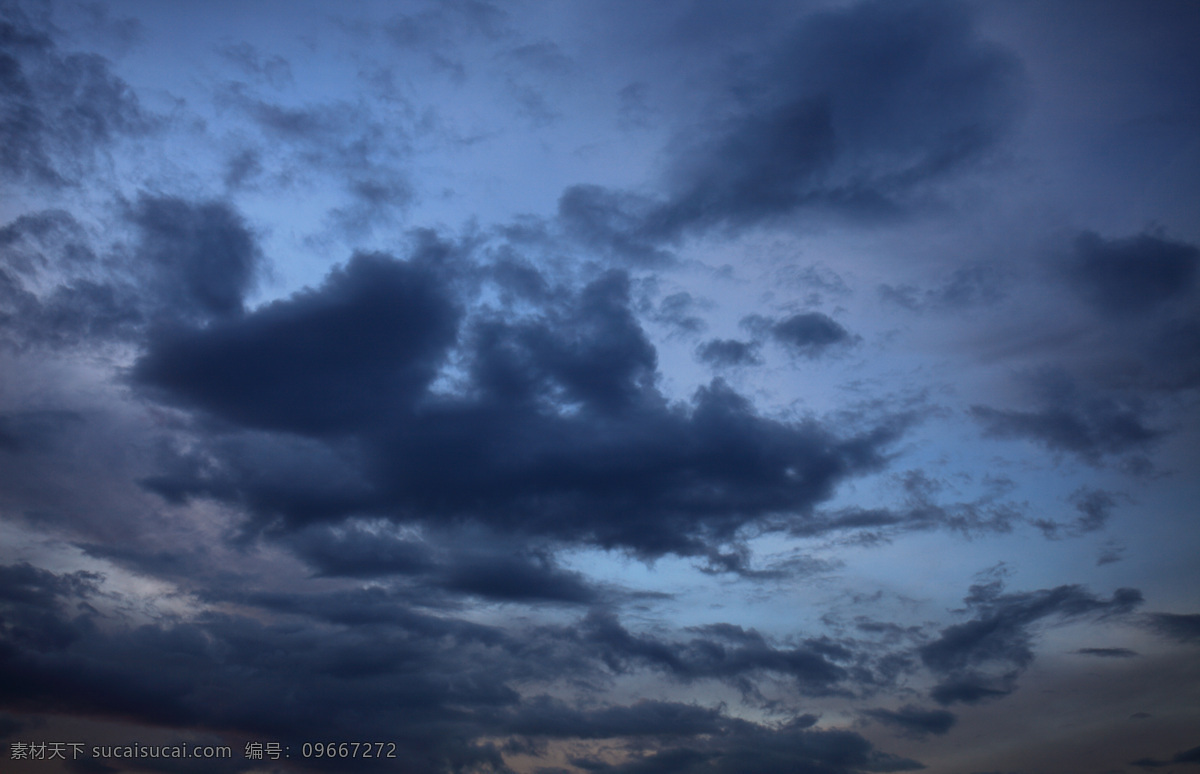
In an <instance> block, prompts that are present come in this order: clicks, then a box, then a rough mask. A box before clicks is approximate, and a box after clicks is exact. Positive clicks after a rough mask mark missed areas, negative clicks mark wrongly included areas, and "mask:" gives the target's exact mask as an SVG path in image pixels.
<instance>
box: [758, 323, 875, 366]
mask: <svg viewBox="0 0 1200 774" xmlns="http://www.w3.org/2000/svg"><path fill="white" fill-rule="evenodd" d="M771 335H772V336H774V337H775V340H776V341H779V342H780V343H782V344H784V345H786V346H787V347H788V348H789V349H791V350H793V351H795V352H798V353H800V354H802V355H804V356H805V357H809V358H814V357H818V356H820V355H822V354H824V353H825V352H826V351H827V350H829V349H830V348H831V347H834V346H838V345H841V346H845V345H848V344H853V343H854V342H856V341H858V340H859V337H857V336H853V335H851V334H850V332H849V331H847V330H846V329H845V328H844V327H842V325H841V324H840V323H838V322H837V321H835V320H834V319H833V318H831V317H829V316H828V315H824V314H821V313H820V312H805V313H802V314H795V315H792V316H791V317H788V318H786V319H784V320H780V321H779V322H777V323H775V324H774V325H772V326H771Z"/></svg>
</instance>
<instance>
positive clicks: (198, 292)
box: [128, 194, 263, 318]
mask: <svg viewBox="0 0 1200 774" xmlns="http://www.w3.org/2000/svg"><path fill="white" fill-rule="evenodd" d="M128 217H129V220H130V221H131V222H132V223H133V224H134V225H135V226H136V227H137V229H138V237H139V241H138V245H137V248H136V252H135V254H134V255H133V256H132V257H131V258H130V262H131V265H132V266H134V267H135V269H136V270H138V271H144V272H146V273H147V274H148V275H149V276H148V278H147V280H145V284H144V286H143V291H142V292H144V293H146V292H148V293H150V294H151V295H152V296H153V298H154V299H155V302H156V303H157V304H159V305H161V306H163V307H166V308H168V309H170V310H172V311H173V312H174V313H175V314H178V315H180V316H191V315H196V316H199V317H201V318H209V317H229V316H232V315H238V314H240V313H241V312H242V311H243V302H244V300H245V298H246V295H247V294H248V293H249V292H250V291H251V290H252V289H253V288H254V285H255V282H256V281H257V279H258V277H259V274H260V273H261V271H262V268H263V257H262V253H261V252H260V250H259V248H258V243H257V240H256V238H255V236H254V234H253V233H252V232H251V231H250V229H249V227H248V226H247V225H246V222H245V221H244V220H243V219H242V218H241V216H240V215H238V213H237V212H235V211H234V210H233V209H232V208H231V207H230V206H229V205H228V204H225V203H221V202H200V203H194V202H189V201H186V200H183V199H179V198H176V197H171V196H149V195H145V194H143V195H142V196H141V197H139V198H138V200H137V202H136V203H135V204H134V205H133V206H132V207H131V208H130V210H129V213H128Z"/></svg>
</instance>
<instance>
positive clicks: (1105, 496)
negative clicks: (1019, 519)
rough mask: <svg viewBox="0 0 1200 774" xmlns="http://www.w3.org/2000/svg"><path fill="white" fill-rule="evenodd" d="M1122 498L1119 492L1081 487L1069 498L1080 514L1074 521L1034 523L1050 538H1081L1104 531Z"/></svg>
mask: <svg viewBox="0 0 1200 774" xmlns="http://www.w3.org/2000/svg"><path fill="white" fill-rule="evenodd" d="M1121 498H1122V495H1121V494H1120V493H1117V492H1109V491H1107V490H1104V489H1093V488H1091V487H1080V488H1079V489H1076V490H1075V491H1074V492H1072V493H1071V496H1070V498H1069V500H1070V502H1071V504H1072V505H1074V506H1075V510H1076V511H1077V512H1078V513H1079V516H1078V517H1076V518H1075V519H1074V521H1071V522H1067V523H1065V524H1064V523H1060V522H1056V521H1053V520H1051V519H1037V520H1035V521H1034V522H1033V523H1034V525H1035V526H1036V527H1037V528H1038V529H1040V530H1042V533H1043V534H1045V535H1046V537H1049V538H1057V537H1059V536H1060V534H1061V535H1067V536H1069V537H1079V536H1080V535H1086V534H1087V533H1089V532H1096V531H1098V530H1102V529H1104V527H1105V525H1106V524H1107V523H1108V521H1109V519H1110V518H1111V517H1112V511H1113V508H1115V507H1116V506H1117V501H1118V500H1119V499H1121ZM1126 499H1127V498H1126Z"/></svg>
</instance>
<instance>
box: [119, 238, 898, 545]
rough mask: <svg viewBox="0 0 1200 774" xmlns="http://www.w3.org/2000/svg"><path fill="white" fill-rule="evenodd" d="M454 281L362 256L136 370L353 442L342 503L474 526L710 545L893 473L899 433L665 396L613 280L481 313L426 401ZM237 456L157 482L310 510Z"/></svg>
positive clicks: (161, 349)
mask: <svg viewBox="0 0 1200 774" xmlns="http://www.w3.org/2000/svg"><path fill="white" fill-rule="evenodd" d="M448 293H449V290H448V288H447V287H446V286H444V285H442V284H441V280H440V279H438V278H437V276H436V275H435V273H434V272H433V270H432V269H431V268H429V267H426V266H424V265H422V264H421V263H420V262H419V261H417V260H414V261H409V262H401V261H396V260H394V259H392V258H388V257H385V256H379V255H376V256H367V255H360V256H357V257H356V258H354V259H353V260H352V261H351V262H350V263H349V264H347V266H346V267H345V268H344V269H339V270H337V271H335V272H334V273H333V274H332V275H330V277H329V278H328V279H327V280H326V283H325V284H324V285H323V286H322V287H321V288H318V289H315V290H310V291H304V292H302V293H300V294H297V295H295V296H293V297H292V298H291V299H288V300H285V301H277V302H274V303H273V304H270V305H268V306H266V307H263V308H261V309H259V310H256V311H255V312H253V313H250V314H248V315H246V316H244V317H242V318H238V319H235V320H230V321H225V322H215V323H213V324H211V325H210V326H208V327H206V328H203V329H191V330H189V329H170V330H164V331H162V332H160V333H159V334H158V335H157V336H156V337H155V338H154V339H153V340H152V341H151V345H150V348H149V351H148V353H147V354H146V355H145V357H143V358H142V359H141V360H140V361H139V362H138V363H137V365H136V367H135V368H134V371H133V376H134V379H135V381H136V382H137V383H139V384H141V385H143V386H144V387H145V388H147V389H150V390H152V391H154V392H155V393H156V394H159V393H161V394H163V395H164V396H166V397H168V398H169V399H170V400H172V401H174V402H177V403H179V404H181V405H190V406H195V407H197V408H202V409H205V410H207V411H209V412H212V413H213V414H214V415H216V416H219V417H221V418H223V419H226V420H228V421H230V422H233V423H235V424H237V425H241V426H244V427H249V428H259V429H265V430H276V431H285V432H291V433H302V434H306V435H310V436H313V437H315V438H325V439H332V438H336V437H350V438H354V439H356V440H357V442H358V443H359V444H360V450H361V453H363V454H365V455H366V465H365V467H364V468H363V470H364V471H365V472H366V475H367V477H368V483H367V485H366V489H365V490H361V491H360V492H359V494H358V495H356V496H353V497H351V498H350V499H347V500H345V501H344V502H343V504H342V514H343V515H350V513H351V512H352V510H354V509H364V508H365V509H369V510H370V511H373V512H375V513H378V514H380V515H386V516H388V517H389V518H392V519H396V520H399V521H407V520H417V521H427V522H431V523H432V522H433V521H434V520H437V521H441V520H446V519H452V520H469V521H477V522H480V523H484V524H488V525H491V526H492V527H494V528H497V529H502V530H517V531H518V532H519V533H522V534H530V535H544V536H548V537H554V538H558V539H565V540H572V541H585V542H588V543H594V544H597V545H600V546H604V547H625V548H630V549H633V550H635V551H637V552H640V553H645V554H647V555H657V554H661V553H664V552H679V553H685V554H694V553H703V552H705V548H704V546H705V543H706V542H707V541H710V540H727V539H730V538H732V537H733V536H734V535H735V534H736V533H737V532H738V530H739V529H741V528H742V527H744V526H748V525H751V524H754V523H756V522H759V521H761V520H763V519H765V518H768V517H775V516H779V517H784V516H787V515H789V514H792V515H796V514H803V513H805V512H806V511H808V510H809V509H810V508H811V507H812V506H813V505H815V504H816V503H818V502H820V501H821V500H824V499H826V498H828V497H829V496H830V495H831V494H832V492H833V488H834V486H836V484H837V483H838V482H839V481H840V480H842V479H844V478H846V477H848V476H852V475H855V474H858V473H863V472H866V471H869V470H872V469H874V468H876V467H878V466H879V464H880V463H881V460H882V458H881V456H880V454H881V450H882V448H883V447H884V445H886V444H887V443H889V442H890V441H892V440H894V439H895V438H896V437H897V434H898V432H899V430H900V427H899V426H898V425H897V426H894V427H893V426H888V425H883V426H880V427H879V428H877V429H875V430H873V431H870V432H868V433H866V434H864V435H861V436H858V437H849V438H840V437H838V436H836V435H834V434H832V433H831V432H830V431H829V430H827V429H826V428H824V427H822V426H821V425H819V424H818V423H816V422H813V421H808V422H804V423H800V424H784V423H780V422H775V421H772V420H768V419H765V418H762V417H759V416H757V415H756V414H755V412H754V411H753V410H752V408H751V407H750V405H749V403H748V402H747V401H746V400H745V399H744V398H742V397H741V396H739V395H737V394H736V393H734V392H733V391H732V390H731V389H730V388H729V387H727V386H726V385H724V384H723V383H721V382H714V383H713V384H711V385H709V386H707V387H704V388H702V389H700V390H699V391H698V392H697V393H696V395H695V397H694V400H693V402H692V405H691V406H689V407H683V406H671V405H668V404H667V403H666V401H665V400H664V398H663V397H662V396H661V395H660V394H659V392H658V391H657V389H656V388H655V386H654V375H655V365H656V357H655V351H654V348H653V347H652V346H651V345H650V343H649V342H648V341H647V339H646V338H645V335H644V334H643V332H642V331H641V329H640V327H639V326H638V324H637V322H636V321H635V319H634V318H633V317H632V314H631V312H630V309H629V287H628V279H627V278H626V277H625V275H623V274H621V273H617V272H613V273H609V274H606V275H604V276H602V277H601V278H599V279H597V280H595V281H594V282H592V283H591V284H589V285H587V286H586V287H585V288H583V290H582V291H580V293H579V294H578V296H577V297H575V298H572V299H569V300H565V301H566V303H563V304H562V305H561V306H558V305H552V306H551V307H550V308H549V309H547V310H545V312H544V314H543V316H541V317H540V318H533V319H531V320H529V321H522V322H506V321H502V320H500V319H491V318H488V317H484V318H482V319H479V320H477V321H475V322H474V323H473V324H471V325H468V326H467V327H466V329H465V330H464V331H463V332H462V334H461V335H460V337H461V339H462V342H463V344H464V345H465V347H466V349H465V352H464V353H463V354H464V355H465V356H466V365H467V369H468V375H469V377H470V378H469V381H468V383H467V384H466V385H464V389H463V391H462V392H461V393H458V394H448V395H438V394H434V393H430V392H429V391H428V388H429V385H430V383H431V381H432V379H433V377H434V375H435V373H436V368H437V366H438V365H439V363H440V362H441V361H442V360H443V359H444V358H445V357H446V353H447V348H448V347H450V345H451V344H452V343H453V342H454V341H455V336H456V327H455V326H456V325H457V320H458V312H457V310H456V308H455V306H454V305H453V304H452V302H451V301H449V296H448ZM838 330H840V328H838ZM819 343H823V340H822V342H818V344H819ZM814 346H816V344H814ZM228 462H230V467H231V468H233V469H232V470H230V471H228V472H226V473H224V474H221V475H224V476H225V477H226V478H225V479H224V481H223V482H222V481H212V480H209V481H203V480H199V479H193V480H191V481H188V480H180V479H179V478H178V477H176V479H175V480H174V481H172V480H171V479H170V477H169V476H167V477H165V478H164V477H159V478H157V479H156V480H155V481H154V486H155V488H156V490H157V491H160V492H175V493H186V492H188V491H191V492H192V493H196V494H199V493H207V494H209V495H218V496H222V497H229V498H236V499H240V500H241V501H243V502H246V503H248V504H254V503H258V504H259V505H260V506H261V507H266V505H267V504H268V503H270V504H271V508H272V510H273V511H274V512H272V513H263V514H262V515H263V516H264V518H266V517H270V516H276V515H282V516H284V517H285V518H287V519H289V520H291V521H292V522H293V523H302V522H303V520H304V519H305V518H306V516H305V514H311V513H312V509H311V507H310V506H309V505H308V504H306V503H304V502H302V501H303V500H304V499H305V497H306V495H307V492H308V491H310V490H311V486H312V482H311V480H310V481H308V482H306V483H305V485H304V486H303V487H300V486H298V487H295V488H294V490H293V494H291V495H289V494H288V493H287V492H286V491H277V492H275V493H274V494H269V493H267V492H266V491H264V489H263V484H262V483H258V482H261V481H262V478H261V477H260V476H258V475H257V474H256V473H255V472H254V471H253V470H247V469H245V468H241V469H237V468H239V467H240V466H242V465H246V464H249V465H253V464H255V463H253V462H250V461H249V460H241V461H235V460H232V459H230V460H228ZM256 480H257V481H256ZM289 501H290V502H289ZM482 503H486V504H487V506H486V507H481V505H480V504H482ZM331 508H332V510H331V512H330V513H329V515H330V516H333V515H336V514H337V511H338V508H337V506H336V504H334V505H332V506H331Z"/></svg>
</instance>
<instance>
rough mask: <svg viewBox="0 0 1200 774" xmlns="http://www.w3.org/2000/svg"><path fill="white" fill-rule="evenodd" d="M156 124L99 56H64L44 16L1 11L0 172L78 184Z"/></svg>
mask: <svg viewBox="0 0 1200 774" xmlns="http://www.w3.org/2000/svg"><path fill="white" fill-rule="evenodd" d="M153 124H154V121H153V120H152V119H151V118H150V117H149V116H148V115H147V114H146V113H145V112H144V111H143V110H142V109H141V107H140V105H139V103H138V99H137V97H136V96H135V95H134V93H133V92H132V90H131V89H130V88H129V86H128V85H127V84H126V83H125V82H124V81H122V80H121V79H120V78H118V77H117V76H115V75H114V74H113V73H112V71H111V68H110V65H109V62H108V60H106V59H105V58H104V57H101V56H99V55H97V54H64V53H62V52H60V51H59V49H58V47H57V45H56V44H55V42H54V40H53V38H52V36H51V29H50V28H49V26H48V25H47V24H45V22H44V21H43V20H42V19H41V17H40V16H34V17H32V18H31V17H30V16H29V15H27V14H25V13H24V12H23V11H22V10H21V8H20V7H19V6H18V5H16V4H13V3H5V4H4V5H3V6H2V7H0V135H3V136H4V143H3V145H2V147H0V173H2V174H3V175H4V176H5V177H7V178H9V179H10V180H11V181H13V182H16V183H39V184H46V185H51V186H56V187H57V186H64V185H78V184H80V183H82V182H84V178H85V176H86V175H87V174H88V173H89V172H90V171H92V169H93V168H94V166H95V164H96V161H97V158H98V157H99V156H100V155H101V154H103V153H104V152H105V151H107V150H108V149H109V147H110V146H111V145H112V144H113V143H114V142H116V141H117V140H119V139H121V138H122V137H132V136H138V135H141V134H144V133H145V132H147V131H149V129H150V128H151V127H152V126H153Z"/></svg>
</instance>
